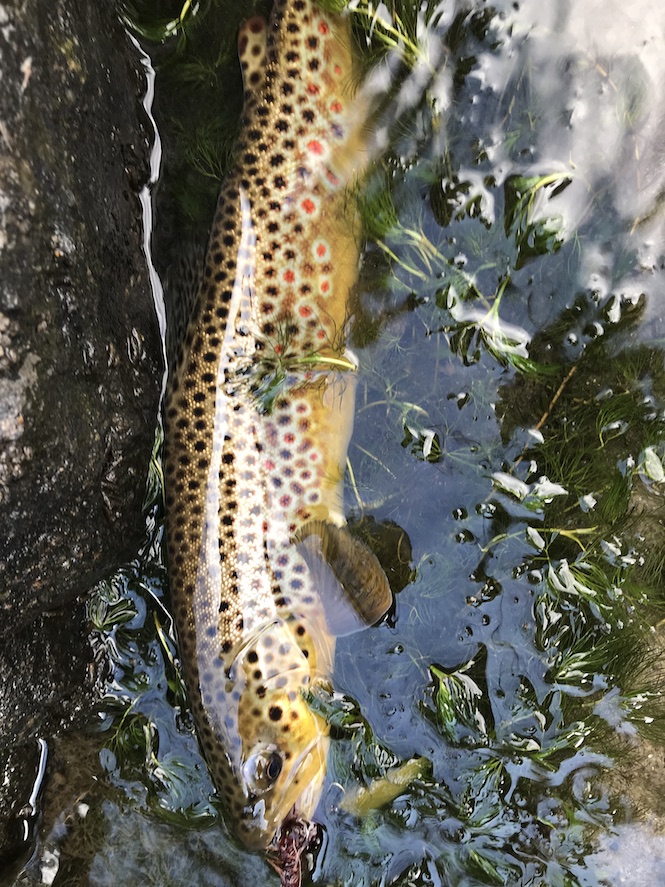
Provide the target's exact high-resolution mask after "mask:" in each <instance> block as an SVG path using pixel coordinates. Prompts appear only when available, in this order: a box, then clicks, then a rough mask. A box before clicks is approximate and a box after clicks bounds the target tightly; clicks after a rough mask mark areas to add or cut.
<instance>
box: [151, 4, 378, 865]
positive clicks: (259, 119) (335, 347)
mask: <svg viewBox="0 0 665 887" xmlns="http://www.w3.org/2000/svg"><path fill="white" fill-rule="evenodd" d="M238 46H239V56H240V62H241V66H242V71H243V79H244V88H245V101H244V110H243V118H242V129H241V136H240V139H239V142H238V145H237V155H236V162H235V166H234V168H233V169H232V171H231V173H230V174H229V176H228V178H227V179H226V181H225V182H224V184H223V185H222V188H221V192H220V197H219V202H218V206H217V210H216V215H215V218H214V222H213V228H212V232H211V236H210V241H209V245H208V250H207V254H206V261H205V268H204V271H203V278H202V282H201V285H200V288H199V290H198V295H197V298H196V300H195V303H194V305H193V307H192V310H191V314H190V317H189V322H188V326H187V330H186V334H185V336H184V339H183V341H182V343H181V344H180V348H179V354H178V357H177V360H176V361H175V362H174V364H173V365H172V367H171V369H170V374H169V384H168V391H167V398H166V405H165V446H164V466H165V472H164V476H165V496H166V524H167V545H168V560H169V573H170V580H171V588H172V596H173V607H174V614H175V619H176V625H177V631H178V639H179V646H180V653H181V659H182V665H183V670H184V675H185V680H186V683H187V687H188V691H189V696H190V700H191V704H192V709H193V712H194V716H195V721H196V726H197V731H198V734H199V737H200V741H201V744H202V747H203V750H204V753H205V756H206V758H207V762H208V765H209V769H210V771H211V775H212V778H213V781H214V783H215V786H216V788H217V791H218V794H219V796H220V798H221V801H222V805H223V807H224V809H225V811H226V818H227V821H228V823H229V825H230V826H231V828H232V829H233V831H234V832H235V834H236V835H237V836H238V837H239V838H240V840H241V841H242V842H243V843H245V844H246V845H247V846H249V847H254V848H260V847H265V846H267V845H268V844H269V843H270V842H271V840H273V838H274V836H275V833H276V831H277V830H278V829H279V827H280V824H281V823H282V822H283V821H284V820H285V819H286V818H287V817H289V815H291V814H295V815H298V816H300V817H302V818H303V819H309V818H311V816H312V815H313V813H314V810H315V807H316V805H317V803H318V799H319V796H320V793H321V788H322V783H323V779H324V776H325V767H326V754H327V743H328V739H327V733H328V731H327V727H326V724H325V722H324V721H323V720H322V719H321V718H320V717H319V716H317V715H316V714H315V713H314V712H313V711H312V710H311V709H310V707H309V706H308V703H307V699H306V694H307V692H308V691H309V690H310V689H311V688H312V686H313V685H314V684H315V683H316V682H317V681H320V680H323V679H325V678H326V677H327V676H329V675H330V674H331V669H332V659H333V653H334V636H335V635H336V634H341V633H345V632H350V631H353V630H356V629H358V628H360V627H362V626H364V625H367V624H371V623H373V622H375V621H377V620H378V619H379V618H380V617H381V616H382V615H383V614H384V613H385V611H386V610H387V608H388V607H389V605H390V601H391V593H390V589H389V586H388V581H387V579H386V576H385V574H384V572H383V571H382V569H381V567H380V565H379V563H378V561H377V559H376V557H375V556H374V555H373V554H372V553H371V552H370V551H369V550H368V549H367V548H366V547H365V546H364V545H363V544H362V543H361V542H359V541H358V540H356V539H354V538H352V537H351V535H350V534H349V532H348V531H347V529H346V528H345V526H344V523H345V521H344V515H343V508H342V489H341V486H342V478H343V473H344V466H345V460H346V452H347V447H348V443H349V437H350V434H351V429H352V423H353V407H354V363H353V360H352V358H351V356H350V355H348V354H347V353H346V351H345V342H344V339H345V328H346V325H347V322H348V319H349V297H350V291H351V289H352V287H353V284H354V282H355V279H356V274H357V266H358V243H357V232H356V225H355V221H354V218H353V214H352V213H350V212H349V210H348V207H347V205H346V204H347V202H348V201H347V200H346V199H345V187H346V186H347V185H348V184H349V182H350V181H351V180H352V178H353V176H354V175H357V173H358V171H359V170H360V169H361V168H362V166H363V164H364V163H365V159H364V153H363V144H364V130H363V120H362V118H363V115H364V113H365V111H366V109H365V108H364V107H363V105H362V101H361V100H360V99H359V98H358V97H357V96H356V97H354V90H353V88H352V83H353V79H352V71H351V68H352V57H351V48H350V34H349V27H348V20H347V19H345V18H343V17H340V16H336V15H331V14H329V13H325V12H324V11H322V10H321V8H320V7H319V6H318V5H317V4H316V3H315V2H313V0H277V2H276V3H275V4H274V8H273V11H272V15H271V18H270V21H269V23H266V21H265V20H264V19H262V18H252V19H250V20H249V21H247V22H246V23H245V24H244V25H243V27H242V28H241V32H240V36H239V44H238ZM354 104H355V105H356V107H353V105H354ZM275 379H277V381H275ZM271 381H272V383H273V384H271ZM266 391H267V392H268V393H269V396H266Z"/></svg>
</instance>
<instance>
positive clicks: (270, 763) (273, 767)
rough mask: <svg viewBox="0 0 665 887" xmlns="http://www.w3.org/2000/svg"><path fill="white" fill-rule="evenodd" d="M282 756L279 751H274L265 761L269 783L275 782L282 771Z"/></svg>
mask: <svg viewBox="0 0 665 887" xmlns="http://www.w3.org/2000/svg"><path fill="white" fill-rule="evenodd" d="M282 766H283V762H282V756H281V755H280V753H279V752H276V751H274V752H273V753H272V754H271V755H270V757H269V758H268V760H267V762H266V776H267V777H268V779H269V780H270V782H271V784H272V783H273V782H275V780H276V779H277V777H278V776H279V774H280V773H281V772H282Z"/></svg>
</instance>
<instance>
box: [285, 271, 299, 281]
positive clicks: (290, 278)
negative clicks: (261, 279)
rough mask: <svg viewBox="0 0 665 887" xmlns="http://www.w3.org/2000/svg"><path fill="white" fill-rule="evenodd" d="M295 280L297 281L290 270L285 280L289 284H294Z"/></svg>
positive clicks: (286, 273)
mask: <svg viewBox="0 0 665 887" xmlns="http://www.w3.org/2000/svg"><path fill="white" fill-rule="evenodd" d="M295 279H296V275H295V274H294V273H293V271H291V270H289V271H285V272H284V280H285V281H286V282H287V283H293V281H294V280H295Z"/></svg>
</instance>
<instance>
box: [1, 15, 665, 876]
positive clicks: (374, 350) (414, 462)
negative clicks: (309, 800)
mask: <svg viewBox="0 0 665 887" xmlns="http://www.w3.org/2000/svg"><path fill="white" fill-rule="evenodd" d="M240 5H242V4H231V3H223V2H221V0H220V2H219V4H215V3H212V2H209V3H208V4H205V5H204V6H201V8H200V9H199V10H198V12H197V14H196V15H195V14H194V12H193V11H192V12H191V15H190V18H188V19H186V21H185V27H184V30H183V28H180V29H179V30H177V32H176V34H175V36H169V37H167V39H166V40H165V41H164V42H163V43H162V45H160V46H157V45H154V44H150V42H149V40H150V38H157V37H160V36H162V37H165V36H166V31H163V33H162V32H159V28H160V27H161V28H162V29H163V28H164V24H163V22H164V21H166V20H168V18H169V16H173V15H175V14H176V13H179V12H180V5H179V4H176V6H177V8H175V7H174V8H173V9H170V10H166V4H165V5H164V8H165V10H166V11H165V12H164V15H163V17H162V19H163V20H162V19H160V21H157V22H155V21H152V20H150V21H149V17H148V15H147V11H148V6H147V4H142V5H141V6H139V5H138V4H137V3H134V5H133V6H132V7H131V8H130V7H129V5H126V10H127V11H128V13H129V14H130V15H131V16H133V18H134V19H135V22H136V21H138V22H140V23H141V24H142V28H143V36H144V38H145V39H146V45H147V46H148V48H149V51H150V52H151V53H152V55H153V58H154V59H155V61H156V62H157V63H158V65H160V66H161V69H160V71H159V73H158V99H157V110H158V112H159V113H160V115H161V121H160V125H161V127H162V131H163V134H164V136H165V138H166V139H167V144H170V148H168V150H167V161H166V169H165V181H164V186H163V192H162V193H161V196H160V201H161V211H160V212H161V218H162V219H163V223H162V222H159V218H160V216H159V215H158V222H159V224H163V228H162V231H163V232H165V233H163V234H162V235H161V241H160V251H159V252H158V256H157V263H158V265H159V268H160V271H162V272H163V273H165V272H166V271H167V267H168V266H169V265H171V266H174V265H175V264H177V262H176V260H175V259H174V256H175V253H176V248H175V246H174V243H175V242H176V241H177V240H180V241H182V240H183V239H186V238H187V236H188V235H182V234H180V233H179V234H178V235H177V237H176V236H175V235H174V233H173V232H174V231H178V232H180V231H183V230H185V228H183V225H184V224H185V223H184V222H183V219H185V220H189V222H188V223H187V224H189V225H190V228H189V229H187V230H194V231H196V230H197V229H199V230H201V231H203V230H205V229H206V226H207V224H208V221H207V219H208V217H209V216H208V215H207V214H209V213H210V212H211V207H212V206H213V205H214V196H215V192H216V189H217V182H218V177H219V175H221V172H222V170H223V169H224V168H225V166H226V164H227V163H228V156H229V151H230V150H231V145H232V137H233V132H234V129H233V126H234V124H233V121H234V120H235V116H234V115H235V114H236V111H237V108H238V107H239V106H238V105H237V104H234V103H235V102H236V101H237V96H238V95H239V79H238V77H237V75H236V74H235V73H234V74H229V73H228V72H229V71H231V70H233V57H234V54H235V50H234V48H233V43H234V39H235V37H234V33H235V32H234V27H235V24H236V23H237V22H238V20H239V18H240V15H241V13H242V11H239V9H238V7H239V6H240ZM352 5H353V6H354V7H356V12H355V15H356V16H357V32H358V36H359V40H360V42H361V43H362V44H363V46H364V52H365V53H366V54H367V55H368V56H370V55H371V56H376V55H380V54H381V52H382V51H383V50H385V49H386V47H388V48H389V47H390V44H391V43H392V42H393V41H394V39H395V34H398V35H399V34H400V32H401V34H402V45H403V46H405V47H406V53H407V59H408V64H406V65H404V66H403V68H402V69H401V70H400V71H399V72H398V76H399V77H400V78H401V81H400V83H401V86H402V88H401V89H398V90H395V95H394V101H395V103H397V104H399V103H400V102H402V103H406V104H405V107H404V109H403V112H402V113H401V115H399V116H398V120H397V123H396V124H395V125H393V126H392V127H391V128H390V143H389V149H388V151H387V153H386V155H385V157H384V159H383V160H382V161H380V162H377V163H376V164H375V167H374V168H373V169H372V171H371V172H370V174H369V175H368V177H367V180H366V181H364V182H363V183H362V185H361V186H359V188H358V193H357V195H356V197H357V200H358V205H359V207H360V212H361V216H362V219H363V223H364V226H365V234H366V238H367V243H366V247H365V251H364V256H363V265H362V271H361V278H360V281H359V285H358V297H357V301H358V304H357V308H356V325H355V329H354V333H353V336H354V348H355V350H356V353H357V355H358V357H359V361H360V370H359V381H358V396H357V415H356V424H355V431H354V437H353V440H352V444H351V448H350V451H349V472H348V478H347V480H348V483H347V506H348V509H349V512H350V513H352V514H353V515H354V516H355V517H356V518H357V519H359V520H361V521H362V520H371V519H376V520H377V521H391V522H393V523H394V525H396V526H398V527H402V528H404V530H406V532H407V533H408V536H409V538H410V540H411V545H412V549H413V550H412V558H413V565H414V567H415V570H414V573H413V580H412V581H411V582H410V583H408V584H406V586H405V587H404V588H403V590H402V591H401V592H400V593H399V595H398V596H397V602H396V611H395V614H394V618H393V619H392V620H391V621H390V622H389V623H387V624H383V625H380V626H378V627H375V628H372V629H368V630H367V631H366V632H365V633H363V635H362V636H361V639H360V640H359V639H358V636H354V638H353V640H350V639H341V640H340V642H339V644H338V648H337V658H336V668H335V679H334V683H335V690H336V692H335V693H334V694H332V695H330V696H327V697H325V698H323V697H321V698H317V699H316V700H314V703H313V704H315V705H316V706H318V708H319V710H320V711H322V712H324V713H325V715H326V717H327V718H328V719H329V721H330V723H331V727H332V735H333V740H334V741H333V743H332V751H331V761H330V764H329V776H328V788H327V790H326V792H325V794H324V800H323V802H322V805H321V808H320V811H319V814H320V816H319V818H320V821H321V822H322V823H323V824H324V826H325V830H326V838H325V841H324V844H323V848H322V850H321V852H320V853H319V857H318V860H317V861H316V865H315V868H314V873H313V875H312V879H313V881H314V882H315V883H319V884H340V885H341V884H354V885H359V884H367V885H370V884H377V885H378V884H381V885H384V884H386V885H387V884H391V885H416V884H418V885H430V884H431V885H456V887H458V885H459V887H462V885H463V887H466V885H495V884H496V885H501V884H505V885H518V884H519V885H524V887H526V885H529V887H538V885H542V887H545V885H547V887H558V885H561V887H578V885H579V887H582V885H584V887H593V885H608V887H614V885H619V884H623V883H630V884H632V885H642V884H644V885H647V884H649V885H650V884H655V883H658V882H659V879H663V877H665V876H664V874H663V871H664V870H665V848H664V846H663V838H662V837H661V835H662V832H663V824H664V820H663V817H664V815H665V808H664V806H663V801H662V788H663V785H664V784H665V773H664V772H663V767H662V763H661V762H662V761H663V759H664V749H663V744H664V743H665V733H664V731H663V728H662V716H663V711H662V703H661V686H662V681H663V667H662V664H661V663H662V646H663V637H662V627H661V619H662V610H663V593H662V588H663V581H662V580H663V557H662V551H663V543H664V542H665V530H663V498H662V497H663V493H664V491H665V440H664V421H665V412H664V408H665V371H664V368H663V354H662V344H663V341H665V338H664V336H665V330H664V329H663V324H664V322H665V321H664V320H663V315H662V311H661V309H660V299H661V298H662V296H661V293H662V292H663V283H664V280H663V269H664V268H665V260H664V256H665V249H664V246H665V238H664V237H663V230H662V227H663V224H662V213H661V210H660V204H661V202H662V197H663V194H664V193H665V191H664V190H663V188H664V185H665V165H664V164H663V163H662V158H661V153H662V148H661V145H662V133H663V126H662V113H661V111H660V110H659V108H661V107H662V106H663V102H662V97H663V91H664V90H663V85H664V83H665V79H664V75H665V61H663V55H662V47H660V45H659V42H658V38H659V37H660V38H662V34H663V33H664V31H665V14H664V13H663V12H662V11H661V10H660V7H659V5H658V4H657V3H656V2H646V0H644V2H642V3H638V4H630V9H626V8H625V7H626V6H628V4H620V3H617V2H612V3H609V4H608V3H606V2H605V3H603V4H599V3H596V2H594V0H584V2H581V3H577V4H568V3H565V2H559V3H550V4H547V8H546V9H545V8H543V6H542V4H539V3H538V2H536V0H530V2H529V0H527V2H525V3H520V4H512V3H510V4H509V3H505V4H504V3H502V2H497V3H495V4H494V5H493V6H490V5H488V4H484V3H477V4H463V3H457V4H453V3H446V4H441V5H438V4H435V3H433V2H428V3H426V4H423V5H422V6H421V7H420V11H419V12H418V13H416V12H415V11H414V7H415V6H416V4H411V3H408V2H407V0H404V2H403V3H401V4H399V3H397V2H395V3H389V4H387V7H383V6H382V7H381V9H380V10H379V11H376V10H375V12H376V15H374V14H373V12H372V9H373V8H372V6H371V4H368V3H367V2H359V3H356V4H352ZM245 8H246V7H245ZM387 8H388V9H390V10H392V12H393V19H392V22H390V23H389V22H388V21H387V19H386V18H385V16H387V15H388V12H387ZM377 16H379V17H378V18H377ZM220 21H221V22H225V25H226V27H225V28H224V30H222V25H221V24H219V22H220ZM428 21H429V26H428V25H427V22H428ZM215 22H217V24H214V23H215ZM213 24H214V26H213ZM201 25H203V27H201ZM370 32H371V37H370V36H369V34H370ZM220 35H221V36H220ZM160 78H161V82H162V84H163V86H162V92H161V94H160V93H159V84H160ZM227 78H230V79H227ZM423 84H425V86H423ZM227 87H228V89H227ZM220 90H221V91H222V92H223V93H224V95H225V96H226V95H227V92H228V96H229V97H227V98H225V102H226V110H227V111H228V115H227V116H222V115H219V114H213V115H210V113H209V111H210V108H211V96H213V95H215V94H219V92H220ZM231 96H234V97H236V98H231ZM410 96H417V100H415V101H413V100H411V99H410V98H409V97H410ZM217 107H219V105H217ZM183 114H184V116H183ZM183 121H185V122H183ZM169 137H170V138H171V141H170V142H169V141H168V139H169ZM218 137H219V138H218ZM214 145H217V147H213V146H214ZM220 145H221V147H220ZM193 236H194V237H195V236H196V235H195V234H194V235H193ZM167 276H168V275H167ZM156 471H157V468H156ZM153 498H154V502H158V500H159V478H158V476H156V478H155V489H154V490H153ZM157 541H158V540H157ZM155 550H156V549H155ZM155 557H157V556H156V555H155ZM402 566H403V565H402ZM402 578H404V577H402ZM407 578H408V577H407ZM401 584H402V585H403V584H404V582H403V581H401ZM164 594H165V580H164V575H163V570H162V568H161V567H159V565H158V564H157V565H156V564H155V563H154V562H153V561H151V560H150V559H148V562H147V563H142V564H141V565H140V566H134V567H132V568H131V569H128V570H127V571H125V572H124V573H122V574H121V575H119V576H118V577H116V578H115V579H113V580H112V581H111V582H110V583H109V584H107V585H104V586H103V587H100V589H98V591H97V593H96V595H95V597H94V598H93V600H92V601H91V604H90V608H91V610H90V612H91V621H92V623H93V625H94V627H95V629H96V631H97V633H98V637H99V644H100V655H102V656H105V657H107V658H108V660H109V662H110V667H111V670H112V677H111V678H110V680H109V683H108V688H107V698H106V701H105V704H104V706H103V711H102V712H101V713H100V724H99V730H98V732H97V733H95V734H94V735H95V736H97V737H99V739H100V741H102V742H103V744H104V750H103V751H102V754H101V763H100V764H99V765H96V764H95V763H94V762H93V764H91V771H92V772H91V776H90V779H89V781H88V782H87V784H86V785H84V786H82V787H78V788H77V798H76V801H74V799H73V798H70V799H69V800H68V801H67V804H68V805H69V806H68V807H67V805H64V802H63V805H64V806H63V808H62V809H69V810H70V812H69V813H68V814H62V813H61V815H60V817H59V818H56V817H55V813H54V818H55V825H52V826H51V830H50V832H49V833H48V834H47V835H46V837H45V839H44V844H43V852H42V856H41V859H40V860H37V861H35V863H34V865H33V867H32V869H31V870H30V871H29V872H28V873H26V875H25V876H24V878H23V879H22V880H20V881H19V882H18V883H21V884H33V883H54V884H56V885H64V884H83V883H90V884H117V883H121V882H122V881H123V880H125V881H126V880H129V881H131V880H132V879H135V880H140V881H141V883H159V884H162V885H167V884H174V885H176V884H177V885H184V884H188V885H189V884H246V883H248V882H250V879H252V880H253V879H254V878H261V879H263V880H264V881H265V880H266V879H267V880H268V881H270V880H271V879H273V880H274V876H273V875H271V874H270V873H269V870H268V869H267V867H266V866H265V864H264V862H263V861H262V860H261V859H260V858H257V857H253V856H251V855H250V854H247V853H243V852H241V851H239V850H238V849H237V848H236V847H235V845H234V844H233V842H232V841H231V840H230V839H229V838H228V836H227V835H226V832H225V829H224V826H223V825H222V823H221V820H220V817H219V815H218V812H217V811H216V809H215V801H214V800H211V792H212V787H211V784H210V781H209V778H208V776H207V773H206V769H205V765H204V764H203V761H202V759H201V758H200V756H199V753H198V750H197V745H196V740H195V737H194V735H193V731H192V724H191V721H190V717H189V714H188V711H187V705H186V700H185V696H184V690H183V686H182V683H181V680H180V677H179V672H178V663H177V658H176V648H175V646H174V644H173V640H172V632H171V627H170V620H169V617H168V604H165V603H163V601H164ZM86 742H89V740H86ZM67 754H68V752H67V749H66V748H64V750H63V751H62V756H63V760H67ZM414 757H418V758H424V759H426V760H427V762H428V765H427V766H426V767H425V766H423V768H422V769H421V770H420V771H419V776H418V777H417V778H415V779H414V780H413V782H412V783H411V784H410V785H408V786H407V787H406V789H405V790H404V791H403V792H402V793H401V794H400V795H399V796H398V797H397V798H395V799H394V800H392V801H391V802H390V803H388V804H387V805H384V806H378V802H377V806H373V805H372V802H371V798H370V802H369V804H368V805H367V806H366V809H365V811H364V813H363V815H362V817H358V816H356V815H354V813H353V810H351V811H349V809H348V807H349V805H348V804H347V805H346V806H345V804H344V797H345V793H346V794H348V795H351V794H353V792H354V791H356V790H357V789H358V787H359V786H363V785H368V784H369V783H370V782H371V780H373V779H380V777H382V776H384V775H385V773H386V772H387V771H388V770H389V768H391V767H394V766H396V765H398V764H399V763H400V762H402V761H405V760H407V759H410V758H414ZM92 759H94V760H96V753H95V754H93V755H92ZM82 805H83V806H82ZM56 806H57V805H56ZM351 806H352V805H351ZM47 852H48V853H52V854H55V856H56V859H57V865H56V864H54V865H55V869H54V877H53V879H52V880H51V881H47V880H45V879H44V880H41V874H40V872H41V871H42V869H43V861H44V859H45V854H46V853H47ZM636 856H639V860H637V859H636ZM40 866H42V868H40Z"/></svg>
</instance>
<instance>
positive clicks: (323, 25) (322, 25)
mask: <svg viewBox="0 0 665 887" xmlns="http://www.w3.org/2000/svg"><path fill="white" fill-rule="evenodd" d="M329 33H330V26H329V25H328V22H326V21H324V20H323V19H321V21H320V22H319V34H329Z"/></svg>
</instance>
